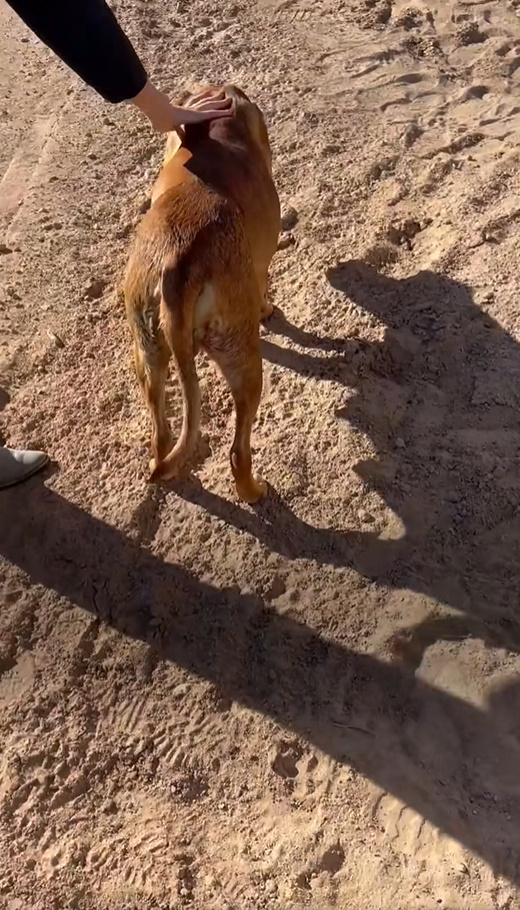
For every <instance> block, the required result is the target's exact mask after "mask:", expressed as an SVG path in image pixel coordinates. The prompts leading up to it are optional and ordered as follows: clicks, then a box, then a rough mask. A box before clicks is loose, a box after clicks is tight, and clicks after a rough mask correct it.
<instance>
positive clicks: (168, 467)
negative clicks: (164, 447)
mask: <svg viewBox="0 0 520 910" xmlns="http://www.w3.org/2000/svg"><path fill="white" fill-rule="evenodd" d="M180 469H181V465H180V463H179V462H178V461H173V460H172V459H170V458H166V459H165V460H164V461H159V462H156V460H155V458H152V459H151V461H150V476H149V478H148V482H149V483H159V481H161V480H173V478H174V477H178V476H179V474H180Z"/></svg>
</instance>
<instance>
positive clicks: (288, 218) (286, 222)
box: [282, 205, 298, 231]
mask: <svg viewBox="0 0 520 910" xmlns="http://www.w3.org/2000/svg"><path fill="white" fill-rule="evenodd" d="M297 221H298V212H297V211H296V209H293V208H292V206H290V205H289V206H287V208H284V209H283V211H282V230H283V231H290V230H291V228H293V227H295V225H296V223H297Z"/></svg>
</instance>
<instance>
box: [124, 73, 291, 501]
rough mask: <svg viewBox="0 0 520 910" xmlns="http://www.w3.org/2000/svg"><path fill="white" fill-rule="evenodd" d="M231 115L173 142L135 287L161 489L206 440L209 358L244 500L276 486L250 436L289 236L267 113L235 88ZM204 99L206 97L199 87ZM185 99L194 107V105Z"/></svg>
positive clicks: (130, 302) (140, 240)
mask: <svg viewBox="0 0 520 910" xmlns="http://www.w3.org/2000/svg"><path fill="white" fill-rule="evenodd" d="M205 88H213V89H215V90H217V91H218V90H222V91H224V92H225V94H226V97H229V98H231V99H232V116H230V117H229V118H225V119H218V120H214V121H211V122H209V123H203V124H197V125H193V126H189V127H187V128H186V130H185V135H184V138H183V139H182V140H181V139H180V138H179V137H178V136H177V134H175V133H172V134H171V135H170V136H169V137H168V142H167V146H166V154H165V160H164V164H163V167H162V170H161V173H160V175H159V177H158V179H157V182H156V184H155V186H154V189H153V192H152V205H151V208H150V210H149V211H148V212H147V214H146V215H145V217H144V219H143V221H142V223H141V225H140V228H139V231H138V235H137V237H136V241H135V245H134V248H133V251H132V253H131V256H130V260H129V263H128V267H127V272H126V279H125V299H126V310H127V315H128V320H129V323H130V326H131V329H132V334H133V338H134V352H135V364H136V370H137V376H138V379H139V383H140V385H141V388H142V391H143V395H144V399H145V401H146V403H147V406H148V408H149V411H150V415H151V418H152V454H153V458H152V462H151V477H150V479H151V480H152V481H156V480H161V479H164V480H166V479H168V478H171V477H173V476H175V475H176V474H177V472H178V470H179V468H180V467H181V466H182V464H183V463H184V462H185V461H186V460H187V459H189V457H190V454H191V453H192V451H193V448H194V446H195V443H196V440H197V438H198V433H199V425H200V391H199V382H198V378H197V372H196V367H195V357H196V354H197V352H198V350H199V349H200V348H202V349H203V350H204V351H206V352H207V354H208V355H209V356H210V357H211V358H212V359H213V360H214V361H215V363H216V364H217V365H218V367H219V368H220V370H221V371H222V373H223V375H224V377H225V379H226V381H227V383H228V385H229V388H230V390H231V394H232V396H233V399H234V403H235V411H236V428H235V437H234V440H233V444H232V447H231V452H230V461H231V470H232V472H233V476H234V479H235V484H236V489H237V493H238V495H239V497H240V498H241V499H243V500H244V501H246V502H256V501H257V500H258V499H260V497H261V496H262V495H263V494H264V493H265V490H266V484H265V483H264V481H263V480H261V479H260V478H258V477H254V476H253V474H252V471H251V449H250V436H251V428H252V424H253V421H254V419H255V416H256V412H257V409H258V404H259V401H260V395H261V390H262V359H261V355H260V339H259V328H260V320H261V319H262V318H265V317H267V316H269V315H270V314H271V311H272V306H270V305H269V304H268V303H267V300H266V291H267V272H268V269H269V265H270V262H271V259H272V257H273V254H274V253H275V251H276V248H277V243H278V235H279V231H280V203H279V199H278V195H277V192H276V188H275V185H274V183H273V179H272V176H271V151H270V146H269V138H268V134H267V129H266V126H265V121H264V118H263V116H262V114H261V112H260V110H259V108H258V107H257V106H256V105H255V104H253V103H252V102H251V101H250V100H249V99H248V98H247V96H246V95H245V94H244V92H242V91H241V90H240V89H238V88H236V87H235V86H232V85H226V86H223V87H221V88H220V87H216V86H210V87H205ZM198 90H200V89H198ZM185 100H186V99H185ZM171 355H173V359H174V362H175V365H176V367H177V372H178V376H179V382H180V385H181V389H182V395H183V406H184V412H183V423H182V430H181V434H180V437H179V439H178V442H177V443H176V445H175V446H173V447H172V437H171V434H170V429H169V426H168V422H167V418H166V412H165V382H166V377H167V372H168V364H169V360H170V356H171Z"/></svg>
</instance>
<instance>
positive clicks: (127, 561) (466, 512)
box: [0, 263, 520, 884]
mask: <svg viewBox="0 0 520 910" xmlns="http://www.w3.org/2000/svg"><path fill="white" fill-rule="evenodd" d="M330 277H331V281H332V283H333V284H334V286H335V287H336V288H339V289H341V290H342V291H344V292H345V293H347V294H348V295H349V297H350V299H351V300H354V301H355V302H356V303H358V304H359V305H361V306H363V307H365V308H366V309H368V310H369V311H370V312H372V313H375V314H377V316H378V317H379V318H381V319H383V320H384V321H385V322H386V324H387V325H388V327H389V336H390V337H389V340H388V342H389V350H390V354H387V352H386V351H385V349H384V345H383V346H381V350H378V351H376V352H374V351H370V350H368V349H367V348H365V349H364V351H365V354H366V357H367V364H366V366H367V369H366V370H365V371H364V375H363V378H362V379H360V380H359V382H358V383H357V385H358V394H357V396H356V397H355V398H354V399H353V400H352V401H351V403H350V405H349V406H348V413H346V414H345V416H347V417H348V419H349V420H350V421H351V422H352V423H353V424H355V425H356V426H357V427H358V428H360V429H362V430H363V431H364V432H366V433H368V434H370V436H371V437H372V439H373V440H374V442H375V444H376V446H377V448H378V451H379V452H380V453H381V455H380V462H378V464H377V465H374V464H364V465H360V466H358V470H359V471H360V472H361V473H362V474H363V477H365V478H367V481H368V482H373V483H374V485H375V486H376V488H377V489H378V491H379V492H380V494H381V495H382V496H383V497H384V499H385V500H386V502H387V503H388V504H389V506H390V507H391V508H392V509H393V510H394V511H395V512H397V513H398V514H399V515H400V516H401V518H402V520H403V522H404V525H405V527H406V535H405V537H404V538H403V539H402V540H400V541H397V542H390V543H389V542H386V541H382V540H379V539H378V538H376V537H375V536H373V535H370V534H365V535H363V534H356V535H348V534H341V533H339V532H330V531H329V530H320V529H316V528H312V527H311V526H310V525H308V524H305V523H303V522H301V521H300V520H299V519H298V518H296V516H294V515H293V513H292V512H291V511H290V510H289V509H288V508H287V507H286V506H284V505H283V504H282V503H281V502H280V501H279V500H278V499H277V498H276V497H274V496H273V497H271V499H270V500H269V501H267V502H266V503H265V504H264V505H262V506H260V507H259V508H258V509H257V510H256V512H253V511H250V510H247V509H243V508H241V507H240V506H236V505H234V504H232V503H229V502H225V501H223V500H222V499H220V498H219V497H216V496H214V495H213V494H211V493H209V492H208V491H204V490H202V489H200V487H196V486H195V485H194V484H192V483H191V484H190V483H187V484H184V485H183V486H182V487H181V488H180V492H181V494H182V495H184V496H185V497H186V498H188V499H192V500H194V501H197V502H199V503H200V504H201V505H203V506H204V507H205V508H207V509H209V510H210V511H211V512H212V513H213V514H215V515H218V516H219V517H220V518H223V519H224V520H226V521H227V522H229V523H231V524H234V525H235V526H236V527H239V528H241V529H243V530H245V531H246V532H247V533H249V534H252V535H254V536H256V537H257V538H258V539H260V540H261V541H262V542H263V543H264V544H265V545H266V546H267V547H269V548H271V549H274V550H277V551H278V552H280V553H283V554H284V555H285V556H287V557H288V558H293V557H298V558H302V557H309V558H312V559H315V560H318V561H321V562H323V563H333V564H335V565H345V566H347V565H348V566H352V567H353V568H354V569H357V570H358V571H360V572H367V573H369V574H371V575H372V576H373V577H374V576H375V577H378V579H379V580H380V581H381V582H383V583H384V584H386V585H390V586H398V587H400V588H402V587H409V588H411V589H413V590H415V591H421V592H424V593H425V594H428V595H429V596H431V597H432V598H436V599H438V600H440V601H441V602H443V603H445V604H448V605H449V606H452V607H456V608H457V609H458V610H459V611H460V616H459V618H458V619H457V620H446V619H445V618H444V619H442V620H441V618H438V617H435V616H433V617H431V618H430V619H429V620H428V622H427V623H425V624H423V627H421V628H417V629H416V630H413V632H412V638H413V636H414V635H415V639H414V645H415V651H414V650H413V649H412V651H413V654H412V658H411V659H410V660H409V662H408V663H406V662H405V663H402V664H397V663H392V664H387V663H384V662H381V661H379V660H377V659H375V658H373V657H371V656H368V655H363V654H358V653H354V652H352V651H349V650H348V649H346V648H344V647H342V646H340V645H339V644H337V643H334V642H331V641H327V640H325V639H323V638H322V637H320V636H319V635H318V634H317V633H316V632H314V631H313V630H312V629H311V628H308V627H306V626H304V625H301V624H299V623H297V622H295V621H294V620H293V619H291V618H288V617H285V616H281V615H278V614H277V613H276V612H274V611H273V610H272V609H271V608H269V606H267V605H266V604H265V603H263V602H262V600H260V599H258V598H257V597H254V596H248V595H247V596H246V595H243V594H241V593H240V592H239V591H237V590H235V589H226V590H220V589H217V588H215V587H213V586H211V585H210V584H206V583H201V582H199V581H198V580H197V579H196V578H194V577H193V576H192V575H191V574H189V573H188V572H187V571H186V570H185V569H183V568H182V567H180V566H177V565H172V564H169V563H165V562H163V561H161V560H160V559H158V558H157V557H155V556H153V555H151V554H150V553H149V552H148V551H147V550H146V549H144V548H143V547H142V546H140V545H139V543H136V542H135V541H131V540H129V539H128V538H127V537H125V536H123V535H122V534H121V533H120V532H119V531H117V530H116V529H114V528H111V527H109V526H108V525H106V524H104V523H102V522H100V521H98V520H97V519H95V518H93V517H91V516H89V515H88V514H86V513H85V512H83V511H81V510H80V509H78V508H77V507H75V506H74V505H72V504H70V503H69V502H67V501H65V500H64V499H62V498H61V497H59V496H58V495H56V494H55V493H54V492H53V491H52V490H49V489H47V488H46V487H45V486H44V485H43V483H42V482H41V480H39V479H38V478H35V479H34V480H32V481H30V482H29V483H28V484H26V485H24V486H23V487H20V488H17V489H14V490H12V491H7V492H6V493H4V494H3V495H2V502H1V508H2V520H1V522H0V555H1V556H2V557H3V558H4V559H5V560H7V561H8V562H10V563H13V564H14V565H16V566H19V567H20V569H22V570H23V571H24V572H26V573H27V574H28V575H29V576H30V578H31V580H32V582H33V584H35V585H43V586H44V587H45V588H48V589H51V590H53V591H55V592H56V593H57V594H58V595H60V596H61V597H63V598H65V599H66V600H67V601H69V602H70V603H71V604H74V605H77V606H78V607H81V608H82V609H84V610H87V611H89V612H90V613H91V614H93V615H95V616H96V617H98V618H99V619H100V620H102V621H103V622H106V623H109V624H110V625H112V626H113V627H115V628H116V629H118V630H119V631H120V632H121V633H122V634H124V635H128V636H131V637H133V638H136V639H140V640H142V641H145V642H147V643H148V644H149V645H150V646H151V647H152V648H154V649H155V650H156V651H157V652H158V653H159V655H160V656H161V657H162V658H164V659H167V660H169V661H174V662H175V663H176V664H178V665H180V666H182V667H184V668H186V669H187V670H189V671H190V672H192V673H194V674H197V675H198V676H200V677H202V678H204V679H206V680H209V681H211V682H212V683H214V684H216V685H218V687H219V688H220V689H221V690H222V691H223V693H225V695H226V696H227V697H228V698H230V699H233V700H236V701H238V702H240V703H241V704H242V705H245V706H247V707H249V708H253V709H254V710H256V711H260V712H262V713H264V714H265V715H268V716H269V717H270V718H272V719H273V720H275V721H276V722H277V723H279V724H281V725H282V726H283V727H285V728H286V729H287V730H290V731H294V732H295V733H296V734H298V735H299V736H302V737H304V738H305V739H306V740H308V741H309V742H310V743H312V744H314V745H315V746H316V747H318V748H319V749H321V750H323V752H325V753H327V754H328V755H330V756H332V757H333V758H334V759H336V760H337V761H340V762H346V763H348V764H351V765H353V766H355V767H356V768H357V769H358V770H359V771H360V772H361V773H363V774H364V775H366V776H367V777H369V778H371V779H372V780H373V781H374V782H375V783H376V784H377V785H378V786H379V787H381V788H383V789H384V790H385V791H387V792H389V793H392V794H393V795H395V796H396V797H398V798H399V799H400V800H402V801H403V802H404V803H406V805H408V806H410V807H412V808H413V809H414V810H415V811H416V812H418V813H420V814H421V815H422V816H424V817H425V818H426V819H428V820H429V821H430V822H432V823H433V824H434V825H436V826H438V827H439V828H440V829H441V830H442V831H444V832H445V833H446V834H448V835H450V836H451V837H454V838H456V839H457V840H459V841H460V842H462V843H463V844H464V845H465V846H466V847H468V848H469V849H471V850H473V851H475V852H476V853H477V854H479V855H480V856H481V857H482V858H483V859H484V860H486V861H487V862H488V863H489V864H490V865H491V866H492V867H493V869H494V870H495V872H496V873H497V874H503V875H505V876H506V877H508V878H509V879H510V880H511V881H514V882H515V883H517V884H520V852H519V849H518V845H519V842H520V771H519V769H520V722H519V720H518V718H519V717H520V689H519V687H518V686H517V685H511V686H509V687H507V688H505V689H502V690H501V691H498V692H496V693H494V695H493V696H492V698H491V700H490V703H489V704H488V707H487V710H479V709H477V708H475V707H473V706H472V705H470V704H469V703H467V702H465V701H463V700H460V699H458V698H456V697H454V696H451V695H449V694H447V693H445V692H442V691H440V690H437V689H436V688H433V687H432V686H430V685H428V684H426V683H424V682H422V681H421V680H419V679H418V678H417V677H416V676H415V674H414V667H415V666H417V664H418V662H419V661H420V653H421V648H424V647H426V646H427V645H428V643H430V642H431V641H434V640H435V638H436V637H437V636H438V635H439V634H441V632H442V635H443V637H449V636H447V633H446V622H452V623H453V626H450V627H449V629H448V632H451V634H452V636H453V637H465V636H467V635H468V634H479V635H482V637H483V638H484V639H486V640H489V641H504V642H505V643H506V644H507V646H508V647H513V648H515V647H517V645H518V642H519V641H520V635H519V631H518V612H519V610H520V605H519V604H520V594H519V591H520V585H519V582H520V577H519V575H520V570H519V559H518V556H519V547H520V534H519V531H520V519H519V518H517V517H516V516H517V514H519V513H518V508H519V505H520V484H519V483H518V481H517V477H518V476H519V474H518V470H517V468H518V458H519V451H520V425H519V418H518V413H519V411H518V404H519V402H518V397H519V388H520V386H519V383H518V379H519V378H520V351H519V350H518V347H517V345H516V343H515V342H514V341H513V340H512V339H511V338H510V337H509V336H508V335H506V334H505V333H504V332H503V330H501V329H500V327H499V326H498V325H496V324H495V323H494V322H493V321H492V320H490V319H488V318H487V317H486V316H485V315H484V314H483V313H482V311H481V310H480V309H478V307H476V305H475V304H474V303H473V301H472V299H471V296H470V294H469V292H468V290H467V289H466V288H464V287H462V286H461V285H457V284H455V283H454V282H452V281H448V280H447V279H444V278H440V277H438V276H435V275H433V274H431V273H423V274H422V275H418V276H416V277H415V278H411V279H407V280H406V281H394V280H392V279H389V278H384V277H381V276H379V275H377V274H376V273H374V272H373V271H372V270H371V269H369V268H368V267H367V266H364V265H361V264H357V263H350V264H348V265H346V266H344V267H342V268H340V269H339V270H337V271H336V272H335V273H334V274H332V275H331V276H330ZM286 329H287V331H293V332H295V333H297V334H298V333H299V330H297V329H296V328H295V327H291V328H288V324H286ZM304 335H305V337H304ZM304 335H302V333H299V341H298V343H301V344H302V345H303V346H306V347H308V348H309V347H312V348H316V347H324V349H325V350H326V349H327V345H334V344H335V342H334V341H332V342H331V341H328V340H326V339H319V338H316V337H315V336H312V335H309V334H308V333H304ZM348 344H349V346H351V343H350V342H349V343H348ZM271 347H277V346H276V345H272V344H271ZM328 349H329V350H331V348H330V347H329V348H328ZM277 351H282V349H281V348H278V347H277ZM400 352H401V353H400ZM271 353H272V352H271ZM351 353H352V351H351ZM266 356H269V351H268V352H267V354H266ZM276 356H277V357H278V358H283V356H284V352H282V353H280V354H278V353H277V354H276ZM339 356H340V358H341V359H342V358H343V357H344V350H343V351H342V352H340V355H339ZM363 356H364V355H363ZM290 357H291V367H292V368H293V369H300V368H301V369H302V371H303V372H308V371H309V370H312V371H313V372H314V374H315V375H316V376H320V375H322V373H323V370H324V369H329V368H330V366H329V365H326V366H325V367H324V365H323V363H321V362H320V357H319V356H318V357H317V358H315V357H314V356H313V354H312V353H310V354H309V353H307V354H306V355H304V360H303V361H302V362H301V363H300V359H299V358H300V355H299V354H298V352H295V351H291V352H290ZM345 360H346V361H348V358H345ZM279 362H281V361H279ZM373 364H379V365H380V368H379V367H378V370H373V371H372V373H371V369H372V366H371V365H373ZM381 364H382V365H383V366H382V367H381ZM404 364H405V366H404ZM385 365H386V366H385ZM336 366H337V368H338V369H339V370H341V369H342V365H341V364H339V365H336ZM344 368H345V383H346V384H348V385H351V384H352V383H353V379H352V368H351V366H350V365H349V363H348V362H345V366H344ZM389 401H395V402H397V404H396V407H397V405H399V403H401V404H400V405H399V407H400V410H399V414H400V415H401V416H400V420H399V436H400V437H401V438H402V440H403V443H404V445H402V446H400V447H398V448H397V449H396V446H395V433H396V429H395V427H396V425H395V421H394V422H393V418H392V413H393V412H392V409H391V408H389V406H388V402H389ZM403 402H404V404H402V403H403ZM381 464H383V465H384V467H385V469H384V470H381ZM382 478H384V481H383V480H382ZM403 490H405V491H406V492H405V493H404V492H403ZM7 516H15V520H10V521H8V520H7ZM442 623H444V625H442ZM417 648H418V649H419V653H417ZM410 653H412V652H410ZM490 794H491V795H492V796H493V799H490Z"/></svg>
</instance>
